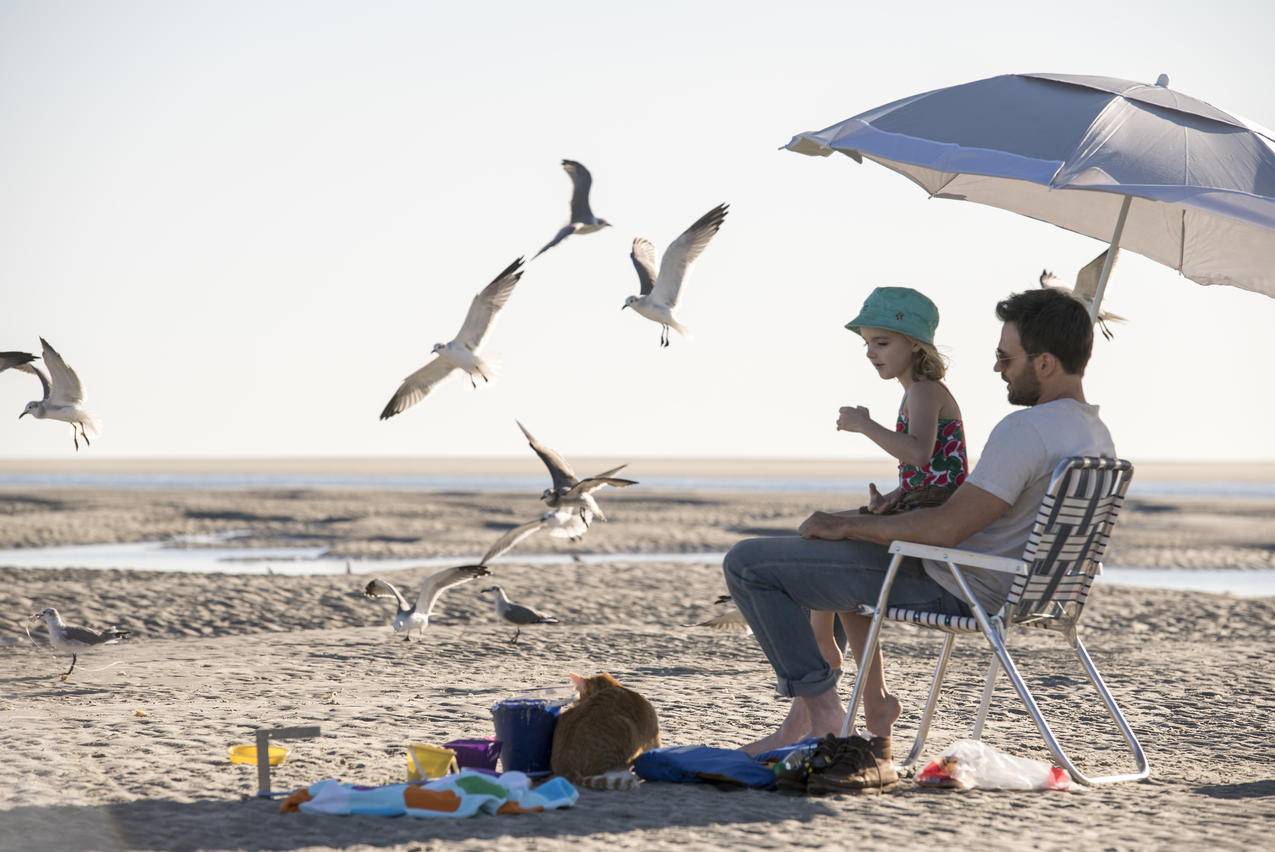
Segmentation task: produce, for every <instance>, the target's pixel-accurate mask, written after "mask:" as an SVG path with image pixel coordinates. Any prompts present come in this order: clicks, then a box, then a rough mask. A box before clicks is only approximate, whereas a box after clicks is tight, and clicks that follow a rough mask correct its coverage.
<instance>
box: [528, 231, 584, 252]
mask: <svg viewBox="0 0 1275 852" xmlns="http://www.w3.org/2000/svg"><path fill="white" fill-rule="evenodd" d="M574 233H575V228H573V227H571V225H570V224H566V225H563V226H562V230H560V231H558V233H556V234H554V235H553V239H552V240H550V241H549V242H547V243H545V244H544V247H543V248H541V249H540V251H538V252H536V253H535V255H534V256H533V257H532V258H531V259H532V260H535V259H536V258H537V257H540V255H542V254H544V253H545V252H547V251H548V250H549V249H551V248H553V247H554V246H556V245H557V244H558V243H560V242H562V241H563V240H565V239H566V238H567V237H569V236H571V235H572V234H574Z"/></svg>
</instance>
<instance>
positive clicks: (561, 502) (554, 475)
mask: <svg viewBox="0 0 1275 852" xmlns="http://www.w3.org/2000/svg"><path fill="white" fill-rule="evenodd" d="M514 422H515V423H517V424H518V428H519V429H521V430H522V434H524V435H526V436H527V443H528V444H530V445H531V449H532V450H533V451H534V452H535V454H536V455H538V456H540V460H541V461H542V462H544V463H545V467H547V468H549V477H550V478H551V479H552V480H553V484H552V485H551V486H550V487H549V488H546V489H545V490H544V493H543V494H541V495H540V500H541V501H542V502H543V503H544V504H545V505H546V506H548V507H549V508H550V509H559V510H566V511H569V512H573V513H575V514H578V515H579V517H580V520H581V521H583V523H584V527H585V529H588V528H589V524H590V523H591V522H592V521H593V519H594V518H595V517H596V518H600V519H602V520H604V521H605V520H606V519H607V517H606V515H604V514H603V513H602V509H601V508H600V507H599V506H598V503H597V501H596V500H595V499H594V498H593V492H594V491H597V490H598V489H599V488H605V487H606V486H608V485H610V486H612V487H613V488H626V487H628V486H630V485H637V481H636V480H633V479H620V478H619V477H617V476H616V475H615V474H617V473H619V472H620V471H622V470H624V468H626V467H628V465H626V464H622V465H620V466H619V467H613V468H611V469H610V470H606V471H603V472H602V473H599V474H598V475H597V476H590V477H587V478H585V479H577V478H576V475H575V473H574V472H573V471H572V470H571V465H569V464H567V460H566V459H564V458H563V457H562V456H560V455H558V454H557V453H556V452H554V451H553V450H552V449H550V448H549V447H546V446H545V445H544V444H542V443H540V442H539V441H537V440H536V439H535V437H533V436H532V434H531V433H530V432H528V431H527V427H526V426H523V425H522V423H521V422H519V421H517V420H515V421H514ZM549 534H550V535H553V536H556V537H558V538H564V537H568V536H570V532H568V531H566V530H565V528H564V527H554V528H553V529H551V530H550V531H549ZM577 537H578V536H577Z"/></svg>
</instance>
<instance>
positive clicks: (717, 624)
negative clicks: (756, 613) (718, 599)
mask: <svg viewBox="0 0 1275 852" xmlns="http://www.w3.org/2000/svg"><path fill="white" fill-rule="evenodd" d="M695 626H696V627H711V628H713V629H714V630H738V631H740V632H743V633H752V632H753V629H752V628H751V627H749V626H748V621H747V619H745V618H744V614H743V613H742V612H740V611H739V610H737V609H732V610H731V611H730V612H723V613H722V614H721V615H715V616H713V617H712V618H710V619H708V620H707V621H701V622H699V623H698V624H696V625H695Z"/></svg>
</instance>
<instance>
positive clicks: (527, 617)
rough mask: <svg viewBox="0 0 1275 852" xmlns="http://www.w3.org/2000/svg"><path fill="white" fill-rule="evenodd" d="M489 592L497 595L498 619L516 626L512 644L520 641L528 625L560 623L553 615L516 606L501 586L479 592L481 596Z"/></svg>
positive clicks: (519, 605) (490, 587)
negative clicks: (519, 638) (520, 635)
mask: <svg viewBox="0 0 1275 852" xmlns="http://www.w3.org/2000/svg"><path fill="white" fill-rule="evenodd" d="M488 592H495V594H496V617H497V618H501V619H504V620H505V621H508V622H509V623H510V624H512V625H514V635H513V638H511V639H510V640H509V642H510V643H511V644H512V643H514V642H517V641H518V636H519V634H521V633H522V629H523V628H524V627H527V626H528V625H532V624H557V623H558V619H556V618H554V617H553V616H552V615H545V614H544V613H543V612H536V611H535V610H534V609H532V608H531V607H529V606H522V605H521V604H516V603H514V602H513V601H511V600H509V598H508V597H506V596H505V590H504V589H502V588H501V587H500V586H489V587H488V588H486V589H483V590H482V591H481V592H479V594H480V595H485V594H487V593H488Z"/></svg>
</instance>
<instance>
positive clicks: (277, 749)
mask: <svg viewBox="0 0 1275 852" xmlns="http://www.w3.org/2000/svg"><path fill="white" fill-rule="evenodd" d="M228 751H229V752H230V762H231V763H247V764H255V763H256V762H257V747H256V746H255V745H252V744H251V743H243V744H242V745H232V746H231V747H230V748H229V749H228ZM287 756H288V749H287V747H285V746H277V745H272V746H270V748H269V750H268V751H267V752H266V759H267V760H268V761H270V765H271V766H278V765H279V764H281V763H283V760H284V758H286V757H287Z"/></svg>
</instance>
